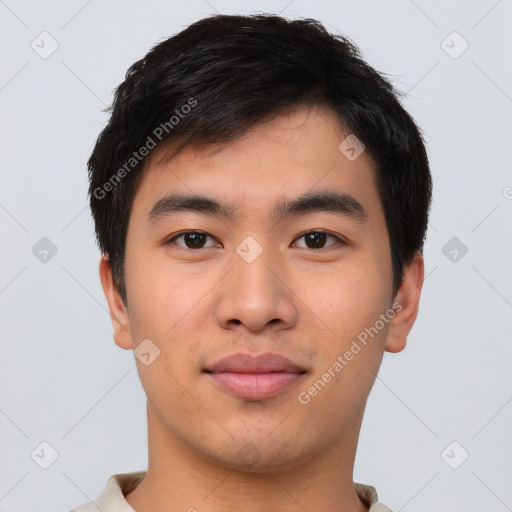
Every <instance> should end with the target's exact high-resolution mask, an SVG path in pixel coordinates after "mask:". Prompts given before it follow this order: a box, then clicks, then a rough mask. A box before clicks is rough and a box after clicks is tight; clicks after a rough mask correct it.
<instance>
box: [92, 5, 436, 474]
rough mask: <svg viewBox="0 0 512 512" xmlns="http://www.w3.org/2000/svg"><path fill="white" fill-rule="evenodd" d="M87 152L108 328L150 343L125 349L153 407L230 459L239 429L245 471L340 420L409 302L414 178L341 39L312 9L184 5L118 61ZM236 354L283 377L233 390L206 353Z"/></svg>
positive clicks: (414, 261)
mask: <svg viewBox="0 0 512 512" xmlns="http://www.w3.org/2000/svg"><path fill="white" fill-rule="evenodd" d="M88 166H89V176H90V190H89V192H90V201H91V209H92V213H93V216H94V221H95V227H96V233H97V239H98V243H99V246H100V249H101V251H102V253H103V257H102V259H101V262H100V276H101V280H102V285H103V289H104V291H105V294H106V297H107V300H108V303H109V308H110V312H111V316H112V321H113V327H114V339H115V341H116V343H117V344H118V345H119V346H120V347H122V348H125V349H134V348H136V347H137V346H138V345H139V344H141V342H143V340H151V344H152V345H151V346H152V347H157V349H158V350H157V352H158V351H159V356H158V357H157V358H156V359H154V362H152V363H151V364H150V365H147V366H146V365H145V364H143V363H142V362H141V361H139V360H137V364H138V368H139V375H140V377H141V381H142V384H143V386H144V389H145V391H146V394H147V397H148V410H151V414H152V415H153V418H154V421H157V420H156V418H158V422H159V423H160V425H161V426H162V427H163V428H164V429H165V430H166V431H167V432H169V433H170V434H172V435H173V436H174V437H175V438H176V439H179V440H180V441H181V442H182V443H183V445H186V446H188V447H190V448H193V449H196V450H199V451H202V452H204V453H206V454H208V455H209V456H210V457H211V458H212V459H214V460H216V461H218V462H222V463H223V464H226V465H228V466H232V467H243V466H244V464H245V463H244V462H243V460H242V459H241V458H240V455H239V453H238V452H239V451H240V450H242V451H243V449H244V447H247V446H248V443H252V444H249V445H250V446H255V447H257V450H258V453H259V454H260V455H259V456H258V461H257V462H255V463H253V464H251V470H257V469H258V468H259V469H271V468H278V467H285V466H286V465H293V464H295V463H297V461H298V460H300V459H302V460H304V459H305V458H306V457H308V456H312V454H314V453H318V452H319V451H321V450H322V448H324V449H326V448H327V447H328V446H329V444H333V443H334V442H335V440H336V439H339V438H340V435H342V434H343V432H344V431H348V429H351V428H352V429H354V428H356V426H357V424H358V421H359V420H360V419H361V417H362V412H363V409H364V405H365V402H366V399H367V397H368V394H369V392H370V390H371V387H372V385H373V382H374V379H375V375H376V373H377V371H378V368H379V366H380V363H381V359H382V355H383V352H384V351H385V350H387V351H389V352H398V351H400V350H402V349H403V348H404V347H405V343H406V338H407V335H408V333H409V331H410V329H411V328H412V325H413V323H414V320H415V318H416V315H417V310H418V304H419V296H420V292H421V284H422V279H423V259H422V255H421V254H422V248H423V243H424V239H425V233H426V228H427V221H428V212H429V206H430V200H431V177H430V172H429V166H428V160H427V155H426V151H425V147H424V143H423V140H422V136H421V133H420V130H419V129H418V127H417V126H416V124H415V123H414V121H413V119H412V118H411V117H410V115H409V114H408V113H407V112H406V111H405V110H404V109H403V107H402V106H401V104H400V102H399V95H398V93H397V92H396V91H395V90H394V89H393V87H392V85H391V84H390V82H389V81H388V80H386V79H385V78H384V77H383V76H382V75H381V74H379V73H378V72H377V71H375V70H374V69H372V68H371V67H370V66H369V65H368V64H366V63H365V62H364V60H363V58H362V57H361V55H360V53H359V51H358V49H357V48H356V47H355V46H354V45H353V44H352V43H351V42H349V41H348V40H347V39H346V38H344V37H342V36H339V35H331V34H329V33H328V32H327V31H326V30H325V29H324V28H323V26H322V25H321V24H319V23H318V22H316V21H314V20H295V21H289V20H285V19H283V18H281V17H278V16H273V15H258V16H225V15H221V16H213V17H210V18H206V19H203V20H200V21H198V22H197V23H194V24H193V25H191V26H189V27H188V28H187V29H185V30H183V31H182V32H180V33H179V34H177V35H176V36H174V37H171V38H169V39H167V40H165V41H163V42H161V43H159V44H158V45H157V46H155V47H154V48H153V49H152V50H151V51H150V52H149V53H148V54H147V55H146V56H145V57H144V58H142V59H141V60H139V61H138V62H136V63H135V64H133V65H132V66H131V67H130V69H129V70H128V72H127V74H126V79H125V81H124V82H123V83H122V84H121V85H120V86H119V87H118V88H117V90H116V94H115V98H114V102H113V105H112V108H111V117H110V121H109V123H108V124H107V126H106V128H105V129H104V130H103V132H102V133H101V134H100V136H99V138H98V141H97V143H96V146H95V148H94V151H93V153H92V156H91V158H90V160H89V163H88ZM171 196H172V197H171ZM178 196H179V197H178ZM183 196H187V197H183ZM171 199H172V200H171ZM364 333H366V336H365V334H364ZM236 352H243V353H250V354H255V355H257V354H262V353H265V352H272V353H279V354H282V355H284V356H286V357H287V358H289V359H291V360H292V361H293V362H295V363H296V365H297V366H299V367H300V369H301V377H300V380H299V381H297V383H295V384H293V385H291V386H290V387H289V388H286V389H285V390H284V391H282V392H281V393H278V394H277V395H276V396H272V397H269V398H266V399H261V400H257V399H247V398H241V397H239V396H233V394H232V393H229V392H226V391H225V389H221V387H220V386H217V385H216V383H212V382H211V379H210V374H209V373H208V369H209V368H210V367H211V366H212V365H213V363H214V362H215V361H216V360H218V359H219V358H220V357H223V356H225V355H228V354H233V353H236ZM349 352H350V353H351V354H352V355H350V354H349ZM345 354H346V357H343V355H345ZM339 356H342V358H341V359H342V360H343V362H342V361H341V360H340V359H339ZM336 362H338V365H336V364H335V363H336ZM340 366H341V368H340ZM327 374H328V375H327ZM320 381H321V382H320ZM315 383H316V384H315ZM313 388H314V389H316V392H315V391H314V389H313ZM198 404H200V405H198ZM205 404H214V410H215V414H214V416H215V421H213V420H212V417H211V415H209V414H207V411H206V409H205V407H204V406H205ZM292 406H293V407H295V408H296V409H297V412H296V414H294V415H292V416H291V417H290V418H289V419H287V420H286V421H285V422H283V419H284V417H285V415H286V414H287V413H288V412H289V410H290V407H292ZM176 411H180V412H179V413H177V412H176ZM210 412H211V411H210ZM327 417H329V418H330V421H329V422H326V421H325V420H326V418H327ZM203 420H204V421H203ZM281 422H283V423H282V424H281ZM277 424H281V426H280V427H279V428H278V429H276V430H274V431H273V430H272V429H274V428H275V426H276V425H277ZM270 432H272V434H270ZM205 436H208V437H209V440H205ZM212 440H213V442H212Z"/></svg>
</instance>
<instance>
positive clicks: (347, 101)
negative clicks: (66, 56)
mask: <svg viewBox="0 0 512 512" xmlns="http://www.w3.org/2000/svg"><path fill="white" fill-rule="evenodd" d="M401 96H402V93H400V92H398V91H397V90H395V88H394V87H393V86H392V85H391V82H390V81H389V80H388V79H387V78H385V77H384V76H383V74H382V73H379V72H377V71H376V70H375V69H374V68H372V67H371V66H369V65H368V64H367V63H366V62H365V61H364V60H363V58H362V56H361V53H360V51H359V49H358V48H357V46H355V44H353V43H352V42H351V41H350V40H349V39H348V38H347V37H345V36H342V35H338V34H331V33H329V32H328V31H327V30H326V29H325V27H324V26H323V25H322V24H321V23H320V22H318V21H317V20H314V19H309V18H308V19H296V20H289V19H286V18H283V17H280V16H277V15H273V14H256V15H252V16H241V15H240V16H238V15H214V16H210V17H207V18H204V19H201V20H199V21H197V22H195V23H193V24H192V25H190V26H188V27H187V28H186V29H184V30H183V31H181V32H180V33H178V34H177V35H174V36H173V37H170V38H168V39H165V40H164V41H162V42H160V43H158V44H157V45H156V46H154V47H153V48H152V49H151V50H150V51H149V52H148V53H147V55H146V56H145V57H143V58H142V59H140V60H138V61H137V62H135V63H134V64H133V65H132V66H131V67H130V68H129V69H128V71H127V73H126V77H125V80H124V82H122V83H121V84H120V85H119V86H118V87H117V89H116V90H115V95H114V101H113V103H112V106H111V107H110V108H109V109H107V111H109V112H111V115H110V119H109V122H108V124H107V125H106V127H105V128H104V130H103V131H102V132H101V134H100V135H99V137H98V140H97V141H96V145H95V147H94V150H93V152H92V155H91V157H90V159H89V161H88V170H89V180H90V187H89V197H90V206H91V210H92V214H93V217H94V222H95V230H96V236H97V242H98V245H99V247H100V250H101V251H102V253H104V254H108V259H109V262H110V265H111V267H112V272H113V276H114V283H115V285H116V288H117V289H118V291H119V292H120V294H121V297H122V298H123V301H124V302H125V304H126V303H127V296H126V287H125V281H124V258H125V242H126V233H127V227H128V220H129V216H130V212H131V208H132V205H133V200H134V197H135V193H136V191H137V188H138V186H139V185H140V183H141V180H142V177H143V174H144V173H143V171H144V163H145V162H146V161H147V155H148V154H149V152H150V151H151V150H152V149H153V148H154V147H158V146H161V145H162V144H166V145H169V143H172V144H171V145H172V147H173V148H175V152H174V154H177V153H178V152H179V151H181V150H182V149H183V148H185V147H203V146H207V145H208V144H212V143H223V142H229V141H234V140H237V139H239V138H240V137H241V136H242V135H243V134H244V133H245V132H246V131H247V130H248V129H249V128H251V127H253V126H255V125H257V124H259V123H262V122H264V121H267V120H270V119H273V118H274V117H275V116H277V115H279V114H282V113H286V112H289V111H291V110H293V109H295V108H299V107H301V106H310V107H311V106H313V105H319V106H320V105H323V106H327V107H329V108H331V109H332V110H333V111H334V112H335V113H336V114H337V116H338V117H339V120H340V123H341V125H342V126H343V127H344V128H345V129H346V130H347V132H348V133H350V134H354V135H356V137H357V138H358V139H359V140H360V141H361V142H362V143H363V144H364V145H365V148H366V151H367V152H368V153H369V155H370V156H371V158H372V160H373V161H374V163H375V167H376V172H377V186H378V191H379V195H380V198H381V200H382V205H383V209H384V213H385V216H386V224H387V229H388V234H389V240H390V246H391V259H392V270H393V291H394V293H396V292H397V291H398V289H399V288H400V285H401V282H402V279H403V271H404V266H405V265H406V264H407V263H409V262H410V261H411V260H412V258H413V256H414V253H415V251H416V250H420V251H422V250H423V244H424V240H425V235H426V230H427V224H428V215H429V210H430V202H431V195H432V181H431V175H430V169H429V163H428V158H427V153H426V149H425V144H424V140H423V136H422V134H421V131H420V129H419V128H418V127H417V125H416V124H415V122H414V120H413V119H412V117H411V116H410V115H409V114H408V113H407V112H406V111H405V109H404V108H403V107H402V105H401V104H400V101H399V100H400V98H401ZM340 142H341V141H340Z"/></svg>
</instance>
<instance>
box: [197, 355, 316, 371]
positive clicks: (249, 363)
mask: <svg viewBox="0 0 512 512" xmlns="http://www.w3.org/2000/svg"><path fill="white" fill-rule="evenodd" d="M206 371H207V372H209V373H222V372H234V373H270V372H290V373H306V370H305V369H304V368H301V367H300V366H298V365H296V364H295V363H294V362H293V361H290V359H288V358H287V357H284V356H281V355H279V354H273V353H271V352H268V353H265V354H260V355H259V356H252V355H251V354H243V353H238V354H232V355H229V356H226V357H223V358H221V359H219V360H218V361H216V362H215V363H213V364H212V365H211V366H208V367H207V368H206Z"/></svg>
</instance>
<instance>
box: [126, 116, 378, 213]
mask: <svg viewBox="0 0 512 512" xmlns="http://www.w3.org/2000/svg"><path fill="white" fill-rule="evenodd" d="M349 136H350V134H349V133H348V132H347V131H346V130H344V129H343V127H342V126H341V124H340V122H339V120H338V118H337V115H336V114H335V113H334V112H333V111H332V110H330V109H328V108H324V107H314V108H313V109H307V108H302V109H298V110H296V111H294V112H289V113H286V114H283V115H280V116H277V117H275V118H274V119H273V120H271V121H269V122H266V123H261V124H259V125H256V126H254V127H253V128H252V129H250V130H249V131H248V132H247V133H246V134H244V136H242V137H241V138H240V139H238V140H236V141H234V142H231V143H229V144H223V145H220V144H218V145H210V146H208V147H206V148H202V149H194V148H186V149H184V150H183V151H181V152H180V153H179V154H178V155H176V156H174V157H173V158H171V159H167V158H166V154H167V149H166V148H165V147H163V148H157V149H156V150H155V153H154V154H152V155H151V158H150V159H149V160H148V161H147V163H146V169H145V171H144V177H143V179H142V181H141V184H140V186H139V187H138V190H137V193H136V196H135V201H134V208H133V209H134V211H135V210H137V212H138V214H139V213H140V214H142V213H144V215H145V216H146V217H151V213H152V212H154V210H155V207H157V203H158V201H163V200H165V198H166V197H167V196H168V195H169V194H171V193H179V194H180V195H182V196H183V195H188V196H200V197H202V198H204V197H209V198H211V199H213V200H214V201H215V202H217V203H218V205H220V206H221V209H222V208H224V209H225V212H224V213H229V214H230V216H231V217H232V218H233V220H236V219H239V220H241V219H244V218H245V219H247V218H252V219H254V218H255V215H257V216H258V217H261V216H263V215H264V216H268V217H269V218H272V219H275V217H276V215H279V214H280V213H281V214H282V213H283V211H284V210H286V208H287V206H289V202H287V200H288V199H293V198H297V197H299V196H305V195H307V194H308V193H309V195H312V194H313V193H314V192H315V191H322V192H327V193H329V192H332V193H333V194H335V193H337V196H338V199H339V196H340V195H343V196H345V197H346V198H348V199H349V201H348V202H350V198H353V199H355V201H356V202H358V203H360V204H361V205H364V208H363V210H364V213H369V214H370V215H372V214H374V213H377V211H376V210H379V209H380V199H379V197H378V193H377V188H376V180H375V170H374V163H373V160H372V159H371V157H369V155H367V154H366V152H364V151H363V152H362V153H361V154H360V155H359V156H358V157H357V158H352V157H353V156H354V155H353V153H350V152H349V153H346V149H347V144H349V145H350V144H352V145H353V140H352V139H351V138H350V137H349ZM347 137H349V139H348V142H346V141H347ZM170 149H171V151H172V147H171V148H170ZM349 149H350V148H349ZM355 149H356V150H358V151H359V150H360V149H361V147H356V148H355ZM375 203H377V204H375ZM157 209H158V207H157ZM356 209H357V207H356ZM374 210H375V211H374Z"/></svg>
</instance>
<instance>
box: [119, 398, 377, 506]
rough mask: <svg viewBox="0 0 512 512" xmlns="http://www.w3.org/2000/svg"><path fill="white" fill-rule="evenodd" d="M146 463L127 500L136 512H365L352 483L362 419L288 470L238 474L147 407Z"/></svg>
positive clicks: (358, 419) (237, 471) (126, 497)
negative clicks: (172, 429) (334, 441)
mask: <svg viewBox="0 0 512 512" xmlns="http://www.w3.org/2000/svg"><path fill="white" fill-rule="evenodd" d="M147 410H148V448H149V463H148V470H147V472H146V476H145V477H144V479H143V480H142V482H141V483H140V484H139V485H138V486H137V487H136V488H135V489H134V490H133V491H132V492H131V493H129V494H127V495H126V496H125V499H126V501H127V502H128V503H129V504H130V505H131V507H132V508H134V509H135V510H136V511H137V512H150V511H151V512H168V511H169V510H183V511H188V512H235V511H239V510H245V511H247V512H268V510H272V511H274V512H304V510H307V511H308V512H324V511H343V512H367V511H368V508H367V507H365V506H364V505H363V503H362V502H361V501H360V499H359V497H358V496H357V493H356V491H355V487H354V482H353V479H352V472H353V465H354V458H355V452H356V448H357V439H358V436H359V429H360V427H361V421H362V414H361V416H360V417H358V418H357V421H356V422H355V424H354V425H353V426H352V428H351V431H350V432H347V433H346V435H344V436H343V439H341V440H340V442H339V443H338V445H337V446H334V447H333V446H330V447H328V450H326V451H325V452H322V453H316V454H315V455H314V456H311V457H304V458H303V459H302V460H301V461H300V462H295V463H294V464H293V465H291V466H288V467H287V469H282V467H280V468H277V467H276V468H275V469H274V468H272V469H270V470H265V471H256V470H254V471H241V470H239V469H236V468H232V467H228V466H227V465H226V464H222V463H220V461H215V460H213V459H212V458H210V457H208V456H206V455H205V454H201V453H198V452H197V451H195V450H194V449H193V448H192V447H190V446H188V445H187V444H185V443H184V442H183V441H182V440H181V439H180V438H179V437H178V436H176V435H175V434H174V433H173V432H170V431H169V429H167V428H166V427H165V426H164V425H163V424H162V423H161V421H160V419H159V418H158V417H157V416H156V415H155V414H154V412H153V411H152V409H151V407H150V406H149V404H148V409H147Z"/></svg>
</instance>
